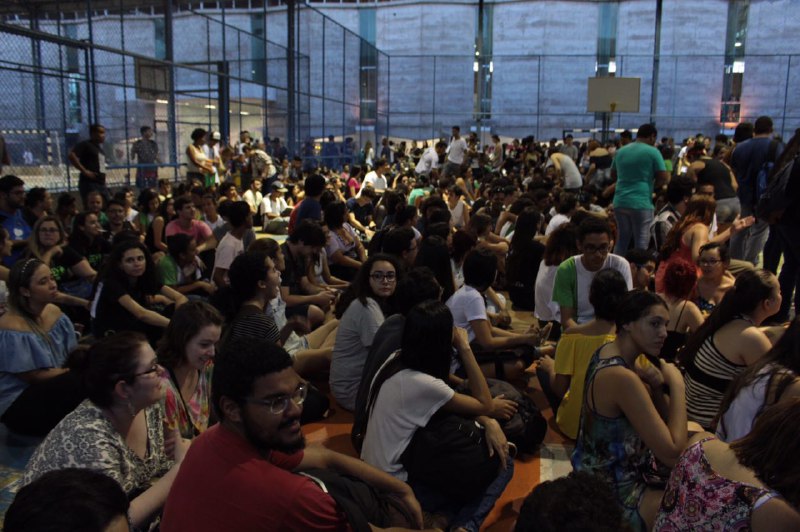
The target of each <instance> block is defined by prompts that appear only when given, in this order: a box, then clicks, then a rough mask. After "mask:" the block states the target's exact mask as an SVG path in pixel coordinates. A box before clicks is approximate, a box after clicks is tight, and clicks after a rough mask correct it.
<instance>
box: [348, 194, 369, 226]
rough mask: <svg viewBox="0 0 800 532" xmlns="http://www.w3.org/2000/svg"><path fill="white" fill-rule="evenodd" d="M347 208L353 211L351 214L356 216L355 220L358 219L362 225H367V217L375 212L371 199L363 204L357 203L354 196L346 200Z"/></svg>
mask: <svg viewBox="0 0 800 532" xmlns="http://www.w3.org/2000/svg"><path fill="white" fill-rule="evenodd" d="M347 209H348V210H349V211H350V212H352V213H353V216H355V217H356V220H358V222H359V223H360V224H361V225H363V226H364V227H366V226H367V225H369V217H370V216H372V214H373V213H374V212H375V206H374V205H373V204H372V202H371V201H370V202H369V203H366V204H365V205H359V204H358V200H356V198H350V199H349V200H347Z"/></svg>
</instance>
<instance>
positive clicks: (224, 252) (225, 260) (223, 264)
mask: <svg viewBox="0 0 800 532" xmlns="http://www.w3.org/2000/svg"><path fill="white" fill-rule="evenodd" d="M242 253H244V242H242V240H241V239H240V238H236V237H235V236H233V235H232V234H230V233H225V236H223V237H222V240H220V241H219V245H218V246H217V251H216V253H214V269H215V270H216V269H217V268H223V269H225V270H229V269H230V267H231V264H232V263H233V259H235V258H236V257H238V256H239V255H241V254H242Z"/></svg>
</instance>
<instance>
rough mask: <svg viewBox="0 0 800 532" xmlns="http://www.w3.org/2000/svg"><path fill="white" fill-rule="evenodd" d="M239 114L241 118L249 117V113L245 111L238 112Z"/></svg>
mask: <svg viewBox="0 0 800 532" xmlns="http://www.w3.org/2000/svg"><path fill="white" fill-rule="evenodd" d="M239 114H240V115H242V116H250V113H248V112H247V111H239Z"/></svg>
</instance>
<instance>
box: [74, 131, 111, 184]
mask: <svg viewBox="0 0 800 532" xmlns="http://www.w3.org/2000/svg"><path fill="white" fill-rule="evenodd" d="M72 153H74V154H75V155H76V156H77V157H78V160H79V161H80V162H81V164H82V165H83V167H84V168H86V169H87V170H89V171H90V172H95V173H99V172H101V168H100V157H101V156H102V157H103V159H105V156H106V154H105V152H104V151H103V148H101V147H100V146H98V145H97V144H95V143H94V142H92V141H90V140H82V141H80V142H79V143H77V144H76V145H75V146H74V147H73V148H72ZM102 171H105V169H102ZM80 179H81V181H83V180H88V179H89V178H88V177H87V176H85V175H84V174H83V173H81V174H80ZM91 181H93V182H95V183H105V182H106V178H105V175H102V176H100V178H99V179H95V180H91Z"/></svg>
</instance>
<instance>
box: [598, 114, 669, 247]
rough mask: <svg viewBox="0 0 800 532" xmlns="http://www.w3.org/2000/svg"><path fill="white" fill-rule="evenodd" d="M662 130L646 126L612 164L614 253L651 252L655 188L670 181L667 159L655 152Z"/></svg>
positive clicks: (623, 148)
mask: <svg viewBox="0 0 800 532" xmlns="http://www.w3.org/2000/svg"><path fill="white" fill-rule="evenodd" d="M657 136H658V131H656V128H655V126H653V125H652V124H643V125H641V126H640V127H639V131H637V133H636V142H632V143H630V144H628V145H627V146H624V147H622V148H620V149H619V150H617V154H616V156H615V157H614V162H613V163H612V164H611V177H612V179H614V180H615V181H616V183H615V185H612V186H614V187H615V189H614V215H615V217H616V219H617V242H616V245H615V246H614V253H616V254H617V255H623V256H624V255H625V252H626V251H627V250H628V248H629V247H631V240H632V241H633V246H632V247H635V248H641V249H647V244H648V241H649V240H650V224H651V223H652V222H653V209H654V207H653V199H652V198H653V188H654V187H658V188H660V187H661V186H663V185H664V184H665V183H666V182H667V181H668V180H669V174H667V169H666V166H665V165H664V158H663V157H662V156H661V153H660V152H659V151H658V150H657V149H655V147H654V144H655V143H656V138H657Z"/></svg>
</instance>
